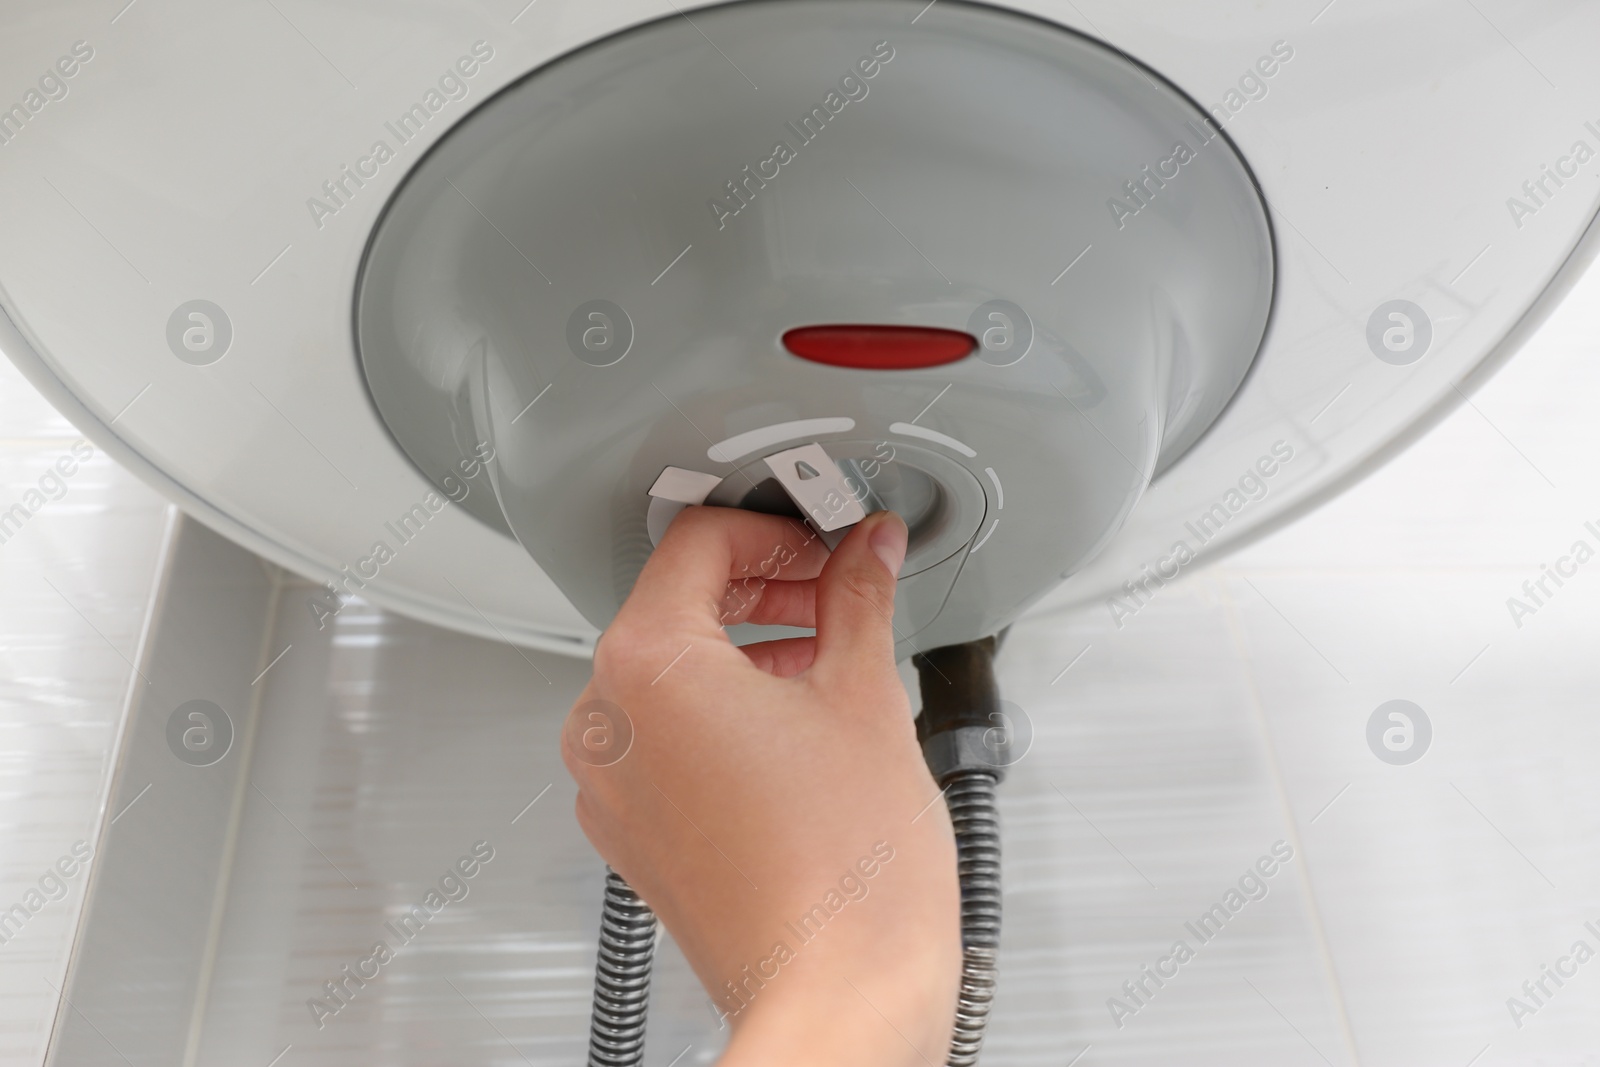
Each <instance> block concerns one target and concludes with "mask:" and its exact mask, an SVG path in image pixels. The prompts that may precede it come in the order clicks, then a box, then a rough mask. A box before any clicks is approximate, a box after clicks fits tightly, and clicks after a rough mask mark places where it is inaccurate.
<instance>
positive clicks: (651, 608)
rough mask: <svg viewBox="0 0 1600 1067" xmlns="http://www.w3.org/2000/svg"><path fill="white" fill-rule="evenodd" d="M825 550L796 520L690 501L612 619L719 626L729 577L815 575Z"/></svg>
mask: <svg viewBox="0 0 1600 1067" xmlns="http://www.w3.org/2000/svg"><path fill="white" fill-rule="evenodd" d="M827 561H828V549H827V546H825V545H824V544H823V543H822V540H821V538H819V537H818V536H817V535H816V533H815V532H814V531H813V530H812V529H811V528H810V527H808V526H807V525H806V524H805V523H803V522H801V521H800V520H799V519H793V518H788V517H785V516H782V515H764V514H761V513H759V512H754V511H743V510H740V509H738V508H713V507H690V508H685V509H684V511H683V513H682V514H680V515H679V516H678V517H677V518H676V519H674V520H673V522H672V525H671V526H669V527H667V532H666V534H665V536H663V537H662V538H661V543H660V544H659V545H657V546H656V550H655V551H654V552H653V553H651V555H650V558H649V559H648V560H646V561H645V565H644V569H643V570H642V571H640V572H639V578H638V580H637V581H636V582H634V585H633V591H632V592H631V593H629V594H628V599H627V601H626V602H625V603H624V604H623V605H622V610H621V611H619V612H618V613H617V618H616V620H615V621H614V622H613V624H612V625H618V624H622V623H627V622H631V623H635V624H639V625H643V626H648V627H659V626H662V625H664V624H665V622H666V620H669V619H671V620H675V621H676V622H677V624H678V625H685V624H690V625H694V626H696V627H699V626H702V625H703V626H704V627H705V628H706V630H707V632H710V631H716V632H718V633H720V632H721V631H722V623H721V618H722V615H723V610H724V597H725V595H726V593H727V591H728V583H729V582H730V581H735V580H737V579H741V578H752V579H761V580H763V581H799V580H803V579H807V578H815V577H816V576H817V575H818V574H821V573H822V565H823V564H824V563H826V562H827Z"/></svg>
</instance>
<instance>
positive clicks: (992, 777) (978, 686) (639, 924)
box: [589, 634, 1009, 1067]
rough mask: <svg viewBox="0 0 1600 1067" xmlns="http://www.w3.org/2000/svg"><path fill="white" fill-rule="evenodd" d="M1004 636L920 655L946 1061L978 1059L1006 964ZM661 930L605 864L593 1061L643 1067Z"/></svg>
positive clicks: (962, 1066) (966, 1066)
mask: <svg viewBox="0 0 1600 1067" xmlns="http://www.w3.org/2000/svg"><path fill="white" fill-rule="evenodd" d="M1001 636H1002V637H1003V636H1004V635H1003V634H1002V635H1001ZM998 644H999V641H998V639H997V638H993V637H990V638H985V639H983V640H982V641H972V642H969V643H968V644H965V645H950V646H946V647H944V648H938V649H934V650H932V651H931V652H927V653H922V654H919V655H918V656H916V657H915V658H914V662H915V663H916V666H917V670H918V673H919V674H920V675H921V680H922V692H923V702H922V716H921V718H920V719H919V720H918V722H917V735H918V739H919V740H920V741H921V742H922V749H923V755H924V757H925V758H926V759H927V761H928V767H929V769H930V770H932V771H933V773H934V777H935V778H936V779H937V780H938V782H939V786H940V788H941V789H943V790H944V794H945V804H946V805H947V806H948V808H949V810H950V822H951V825H952V826H953V827H954V829H955V836H956V869H957V874H958V877H959V879H960V883H961V992H960V995H959V996H958V998H957V1001H956V1020H955V1031H954V1034H953V1035H952V1037H951V1041H950V1055H949V1059H948V1064H949V1067H972V1065H974V1064H976V1063H977V1062H978V1053H979V1051H980V1050H981V1049H982V1047H983V1032H984V1027H985V1026H986V1025H987V1023H988V1021H989V1006H990V1004H991V1003H993V1001H994V991H995V980H996V976H997V975H998V972H999V968H998V956H999V951H1000V812H999V807H998V805H997V804H996V802H995V793H996V787H997V786H998V785H999V784H1000V779H1001V778H1002V777H1003V775H1004V767H1005V765H1006V763H1007V762H1008V757H1007V755H1006V753H1005V751H1004V748H1005V745H1007V744H1009V741H1007V742H1006V743H1005V744H1003V745H1001V746H1000V747H999V748H998V749H997V748H996V746H995V745H994V744H993V743H992V735H994V734H995V726H996V724H997V723H1001V722H1002V721H1003V720H1002V719H1001V717H1000V716H999V714H998V709H999V699H1000V698H999V690H998V687H997V686H996V685H995V679H994V662H993V661H994V652H995V649H996V647H997V646H998ZM935 678H937V681H935V680H934V679H935ZM657 929H658V927H657V923H656V917H655V913H654V912H652V911H651V910H650V907H649V905H647V904H645V902H644V901H643V900H641V899H639V895H638V894H637V893H635V892H634V891H633V889H632V888H631V887H629V885H628V883H627V882H625V881H623V880H622V877H621V876H620V875H618V874H617V873H616V872H615V871H613V870H612V869H611V868H610V867H607V868H606V897H605V907H604V909H603V910H602V912H601V918H600V958H599V962H598V963H597V964H596V966H595V980H594V1014H593V1016H592V1018H591V1020H590V1023H589V1067H640V1065H641V1064H642V1063H643V1062H644V1027H645V1013H646V1012H647V1011H648V1010H649V1006H650V1004H649V1001H650V961H651V958H652V957H653V956H654V955H655V948H656V934H657Z"/></svg>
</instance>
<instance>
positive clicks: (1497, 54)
mask: <svg viewBox="0 0 1600 1067" xmlns="http://www.w3.org/2000/svg"><path fill="white" fill-rule="evenodd" d="M517 6H519V5H515V4H513V5H508V10H504V11H500V10H491V9H490V8H489V7H463V6H460V5H436V6H433V7H426V6H425V7H423V8H415V7H408V8H405V9H404V10H399V9H392V8H390V7H387V6H384V5H377V4H371V5H359V4H358V5H354V6H351V5H346V6H343V7H340V8H338V9H337V10H328V9H325V8H321V7H318V6H316V5H312V4H295V3H289V2H287V0H286V2H283V3H280V4H268V5H260V6H259V7H255V6H243V7H241V6H236V5H221V6H219V5H205V4H200V3H197V2H194V3H185V2H182V0H177V2H173V3H163V4H148V3H147V4H129V5H127V6H126V7H124V8H122V10H121V11H113V12H110V13H107V12H106V11H103V10H101V9H100V8H99V7H95V6H91V5H89V4H86V3H77V2H66V3H60V4H52V5H49V6H40V7H38V8H37V9H35V10H25V9H23V8H15V9H13V10H12V11H11V12H9V13H6V14H0V59H3V62H0V69H4V70H7V71H11V72H12V73H13V74H14V75H16V77H14V78H12V80H11V81H10V82H9V83H7V84H5V85H3V86H0V108H8V110H0V195H3V196H4V198H5V201H6V202H7V203H9V204H12V205H19V206H21V207H22V209H21V210H13V211H8V212H6V213H4V216H3V217H0V308H3V311H4V316H3V317H0V347H3V348H4V350H5V351H6V353H7V354H8V355H9V356H11V357H12V358H13V359H14V360H15V361H16V362H17V363H18V364H19V365H20V366H21V367H22V368H23V369H24V370H25V371H26V372H27V373H28V375H29V376H30V377H31V378H32V380H33V381H34V382H35V383H37V384H38V386H39V387H40V388H41V389H42V390H43V391H45V393H46V394H47V395H48V396H50V397H51V399H52V400H53V401H54V402H55V403H56V404H57V405H58V406H59V407H61V409H62V410H63V411H65V412H66V413H67V414H68V415H69V416H70V417H72V418H73V419H74V420H75V421H76V422H77V423H78V425H79V426H80V427H82V428H83V430H84V431H85V432H86V433H87V434H89V435H90V436H91V437H93V438H94V439H95V441H96V442H97V443H99V444H100V445H101V446H102V447H104V448H106V449H107V450H108V451H110V452H111V453H113V454H114V455H115V456H117V457H118V458H119V459H120V460H121V461H122V462H124V463H125V464H127V465H129V466H131V467H132V468H133V469H135V470H137V471H138V472H140V473H141V474H142V475H143V476H144V477H146V478H147V479H148V480H149V481H151V482H152V483H153V484H154V485H156V486H157V487H159V488H161V489H162V490H163V491H165V492H166V493H168V494H169V495H170V496H172V497H173V498H174V499H176V500H178V501H179V502H180V503H182V504H183V505H184V506H185V507H187V508H188V509H189V510H190V511H192V512H193V513H194V514H196V515H197V516H198V517H199V518H201V519H202V520H203V521H206V522H208V523H210V524H211V525H213V526H215V527H217V528H219V529H220V530H222V531H224V532H225V533H228V534H230V535H231V536H233V537H235V538H237V539H239V540H241V541H243V542H245V543H246V544H248V545H249V546H250V547H252V548H253V549H255V550H256V551H258V552H260V553H262V554H263V555H265V556H267V557H268V558H270V559H273V560H274V561H276V562H278V563H281V564H284V565H286V566H288V567H291V568H293V569H295V570H298V571H300V572H302V573H305V574H308V575H312V576H315V577H317V578H318V579H319V580H321V581H324V582H326V583H327V585H326V589H325V596H324V597H322V598H321V599H320V601H313V602H312V604H311V605H310V610H312V611H313V612H320V613H321V614H320V615H319V618H321V617H323V616H327V615H333V614H336V613H337V612H338V610H339V609H340V608H341V606H342V605H343V603H344V602H346V601H347V600H348V599H349V598H350V597H353V596H358V595H359V596H361V597H364V598H367V599H370V600H373V601H376V602H377V603H379V604H382V605H384V606H386V607H390V608H393V609H395V610H399V611H403V612H407V613H410V614H413V615H417V616H420V617H423V618H426V619H429V620H431V621H433V622H437V623H440V624H443V625H447V626H454V627H458V628H460V629H464V630H469V631H473V632H478V633H481V634H484V635H486V636H491V637H499V638H503V639H508V640H514V641H520V642H523V643H526V644H530V645H536V646H540V647H546V648H556V649H564V650H569V651H574V652H582V651H583V650H584V649H585V648H586V647H587V642H588V641H589V640H590V639H592V637H593V635H594V633H595V632H596V630H597V629H598V628H600V627H603V626H604V625H605V624H606V623H607V622H608V621H609V619H610V618H611V616H612V614H613V613H614V612H615V610H616V608H617V606H618V605H619V604H620V602H621V600H622V599H623V597H625V596H626V594H627V592H628V590H629V588H630V587H631V585H632V582H633V580H634V578H635V576H636V575H637V573H638V571H639V569H640V567H641V565H642V563H643V561H644V559H645V558H646V556H647V555H648V554H649V552H650V550H651V547H652V544H653V543H654V541H655V540H656V539H658V538H659V536H660V532H661V530H662V529H663V528H664V526H665V524H666V523H667V522H668V521H670V519H671V517H672V515H673V514H675V513H676V511H677V510H678V509H681V507H683V506H685V505H687V504H691V503H711V504H721V505H726V506H738V507H749V508H756V509H760V510H766V511H777V512H786V513H790V514H794V515H797V516H800V517H804V518H806V519H808V520H809V521H810V522H811V524H812V526H813V527H814V529H815V530H816V532H817V534H818V535H819V536H822V537H825V538H832V537H836V536H838V535H839V533H840V532H841V531H842V529H843V528H844V527H845V526H847V525H848V524H849V523H850V522H851V521H854V519H856V518H859V517H860V515H862V514H865V513H866V511H868V510H871V509H872V508H875V507H889V508H892V509H893V510H895V511H897V512H899V513H900V514H902V515H903V516H904V517H905V518H906V519H907V521H908V524H909V526H910V529H911V546H910V553H909V556H908V559H907V563H906V566H905V568H904V571H903V578H902V580H901V583H900V594H899V596H900V599H899V603H898V605H897V607H898V610H897V614H896V627H897V632H898V634H899V636H900V640H901V652H902V654H909V653H910V652H911V651H912V650H914V649H917V648H925V647H929V646H934V645H941V644H948V643H953V642H958V641H963V640H967V639H971V638H974V637H979V636H983V635H985V634H989V633H993V632H995V631H996V630H998V629H1000V628H1002V627H1003V626H1005V625H1007V624H1008V623H1010V622H1011V621H1012V620H1014V619H1015V618H1017V617H1018V616H1019V615H1020V614H1021V613H1023V612H1025V611H1027V610H1029V609H1030V608H1035V609H1038V608H1048V607H1052V606H1064V605H1071V604H1084V603H1088V602H1092V601H1097V600H1098V601H1102V602H1104V603H1105V604H1106V606H1107V609H1108V610H1110V611H1111V612H1112V613H1113V615H1116V614H1117V613H1118V612H1119V611H1123V612H1126V611H1129V610H1136V608H1137V605H1138V604H1139V603H1141V602H1142V600H1143V599H1145V598H1147V597H1148V596H1149V595H1151V593H1152V591H1153V590H1154V589H1156V588H1159V586H1160V585H1162V584H1164V583H1165V582H1167V581H1171V580H1174V579H1175V578H1176V577H1177V576H1178V575H1179V574H1180V573H1181V572H1182V571H1183V570H1184V569H1185V568H1186V567H1188V566H1190V565H1191V564H1192V563H1193V562H1194V561H1195V560H1197V559H1203V558H1207V557H1208V556H1211V555H1214V554H1215V553H1216V552H1217V551H1218V550H1220V549H1222V548H1226V547H1228V546H1230V545H1236V544H1238V543H1240V542H1241V540H1242V539H1243V538H1244V537H1246V536H1249V535H1251V534H1253V533H1255V532H1258V531H1260V530H1263V529H1266V528H1268V527H1269V526H1270V525H1271V524H1272V523H1273V522H1275V521H1280V520H1282V519H1283V518H1284V517H1286V516H1288V515H1292V514H1294V513H1296V512H1297V511H1299V510H1302V509H1304V508H1305V507H1307V506H1310V505H1311V504H1313V503H1315V502H1316V501H1317V500H1319V499H1322V498H1325V497H1326V496H1327V495H1328V494H1329V493H1331V492H1333V491H1335V490H1337V489H1338V488H1339V487H1340V486H1342V485H1344V484H1347V483H1348V482H1349V481H1351V480H1352V479H1354V478H1356V477H1358V476H1359V475H1360V474H1361V473H1362V472H1363V471H1364V470H1366V469H1370V467H1371V466H1372V465H1374V464H1376V463H1378V462H1381V461H1382V459H1383V458H1384V457H1385V456H1386V455H1388V454H1390V453H1391V452H1392V450H1393V449H1394V448H1395V447H1396V446H1397V445H1398V444H1400V443H1402V442H1403V441H1404V440H1405V439H1406V437H1407V435H1408V434H1414V433H1416V432H1418V430H1419V429H1420V428H1421V427H1422V426H1425V425H1426V424H1427V423H1428V422H1429V421H1430V420H1431V419H1433V418H1436V417H1437V416H1438V415H1439V414H1440V413H1442V412H1443V411H1444V410H1447V409H1448V408H1449V407H1450V406H1451V405H1453V404H1454V403H1456V402H1458V401H1459V399H1460V397H1461V396H1462V394H1463V392H1465V391H1469V390H1470V388H1471V387H1472V384H1473V381H1474V379H1473V375H1474V374H1481V373H1483V372H1486V370H1488V369H1492V367H1493V366H1494V365H1495V363H1496V362H1497V360H1498V359H1499V358H1501V357H1503V355H1504V354H1506V353H1508V352H1509V351H1510V350H1511V349H1512V348H1513V347H1514V346H1515V344H1516V342H1517V341H1518V340H1519V339H1520V338H1521V336H1523V335H1524V334H1525V333H1526V332H1527V330H1528V328H1529V327H1530V325H1531V324H1532V322H1533V321H1534V320H1535V319H1536V318H1537V316H1538V315H1539V314H1540V313H1542V312H1543V311H1544V310H1545V309H1546V308H1547V307H1548V306H1549V305H1550V304H1551V303H1552V302H1553V300H1554V299H1555V297H1556V296H1558V295H1559V293H1560V291H1561V290H1562V288H1563V286H1564V284H1565V283H1566V281H1567V280H1568V279H1569V278H1570V277H1571V276H1572V275H1574V274H1575V273H1576V269H1577V267H1578V266H1579V265H1581V263H1582V262H1583V261H1584V259H1585V258H1586V257H1587V255H1588V254H1589V253H1590V252H1591V251H1592V247H1593V240H1592V235H1591V233H1590V231H1591V227H1592V221H1593V218H1594V215H1595V210H1596V203H1597V197H1596V186H1595V176H1596V175H1597V174H1600V163H1596V162H1593V157H1594V156H1595V153H1596V150H1597V149H1600V72H1597V71H1596V69H1595V67H1594V65H1593V64H1592V62H1590V61H1589V59H1588V57H1587V56H1586V55H1585V54H1584V46H1583V42H1585V41H1593V40H1595V39H1600V37H1597V35H1600V12H1597V11H1596V9H1594V8H1593V7H1590V6H1582V5H1547V6H1543V7H1540V8H1538V9H1537V10H1536V11H1535V10H1529V11H1525V12H1518V13H1517V14H1515V15H1506V16H1504V17H1505V19H1506V20H1507V24H1506V25H1504V26H1499V25H1496V24H1492V23H1489V24H1486V20H1485V18H1484V17H1483V16H1480V15H1479V14H1478V13H1475V11H1474V10H1473V9H1472V8H1471V6H1470V5H1468V6H1466V7H1463V8H1462V9H1461V10H1457V9H1456V8H1455V7H1448V8H1447V7H1445V6H1443V5H1440V4H1437V3H1432V2H1422V0H1416V2H1408V3H1400V4H1393V5H1386V6H1385V7H1383V8H1382V9H1381V10H1367V9H1360V10H1356V9H1351V10H1340V9H1338V8H1333V9H1332V10H1331V11H1330V10H1329V9H1328V8H1324V9H1323V11H1322V12H1317V11H1304V12H1302V11H1296V12H1287V11H1284V10H1280V9H1279V7H1278V6H1276V5H1257V4H1253V3H1243V2H1237V3H1235V2H1221V0H1218V2H1211V3H1204V4H1188V5H1173V4H1163V3H1144V4H1132V5H1123V6H1121V7H1119V8H1117V9H1116V10H1114V11H1111V12H1109V13H1106V14H1104V15H1103V16H1102V15H1097V16H1096V21H1095V22H1093V23H1091V22H1090V21H1089V20H1088V19H1087V18H1086V16H1085V13H1084V12H1083V11H1080V9H1079V8H1078V7H1077V6H1075V5H1073V4H1070V3H1066V2H1064V0H1030V2H1007V3H999V4H975V3H968V2H963V0H938V2H936V3H932V4H929V3H924V2H919V0H740V2H734V3H725V4H717V5H712V6H708V7H702V8H693V9H680V8H678V7H676V6H674V5H672V4H670V3H660V2H654V0H651V2H645V0H638V2H626V3H621V2H619V3H608V4H605V5H596V4H580V3H575V2H566V0H540V2H538V3H537V4H528V5H527V6H524V7H522V9H521V10H520V11H518V10H515V8H516V7H517ZM1330 7H1331V5H1330ZM1507 40H1516V41H1518V42H1520V43H1521V44H1522V45H1524V46H1525V47H1521V48H1508V47H1507V46H1506V42H1507ZM35 71H37V72H38V73H37V76H36V77H34V76H33V75H32V74H30V73H29V72H35ZM1557 85H1559V86H1560V89H1559V90H1557V89H1555V88H1554V86H1557ZM1585 108H1587V109H1588V110H1587V111H1585V110H1584V109H1585ZM1463 131H1471V135H1470V136H1464V135H1463ZM749 636H754V635H749Z"/></svg>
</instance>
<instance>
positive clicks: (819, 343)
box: [783, 326, 978, 370]
mask: <svg viewBox="0 0 1600 1067" xmlns="http://www.w3.org/2000/svg"><path fill="white" fill-rule="evenodd" d="M783 347H785V348H787V349H788V350H789V351H790V352H792V353H794V354H795V355H797V356H799V357H800V358H801V359H809V360H810V361H811V362H813V363H825V364H827V365H828V366H830V367H854V368H856V369H857V370H919V369H921V368H923V367H937V366H940V365H941V364H945V363H954V362H955V361H956V360H958V359H965V358H966V357H967V356H969V355H971V354H972V352H973V350H974V349H976V348H977V347H978V342H977V341H976V340H974V339H973V337H972V335H971V334H970V333H963V332H961V331H960V330H942V329H939V328H937V327H934V326H801V327H799V328H798V329H793V330H790V331H789V332H788V333H786V334H784V335H783Z"/></svg>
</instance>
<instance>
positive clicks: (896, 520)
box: [867, 512, 906, 578]
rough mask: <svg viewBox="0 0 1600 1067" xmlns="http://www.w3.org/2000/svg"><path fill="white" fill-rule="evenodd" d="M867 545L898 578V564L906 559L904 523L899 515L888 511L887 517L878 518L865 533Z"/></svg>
mask: <svg viewBox="0 0 1600 1067" xmlns="http://www.w3.org/2000/svg"><path fill="white" fill-rule="evenodd" d="M867 545H868V547H870V548H871V549H872V551H873V553H874V554H875V555H877V557H878V558H879V559H881V560H883V565H884V566H885V567H887V568H889V573H890V574H891V575H893V576H895V577H896V578H898V577H899V576H900V566H901V564H903V563H905V561H906V524H905V523H904V522H902V521H901V520H900V517H899V516H898V515H895V514H894V513H893V512H890V513H889V516H888V517H887V518H885V519H881V520H879V522H878V524H877V525H876V526H874V527H873V528H872V533H870V534H868V535H867Z"/></svg>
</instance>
